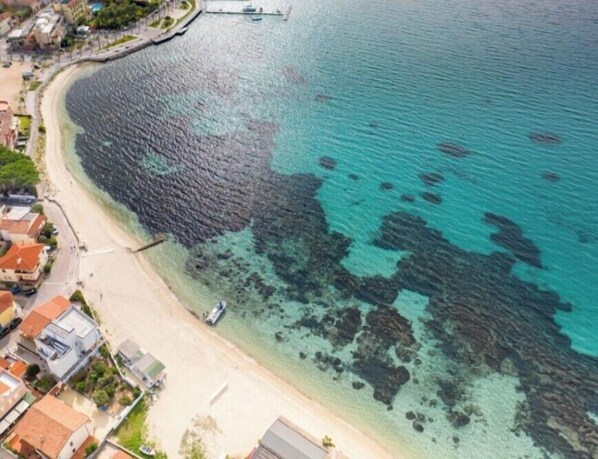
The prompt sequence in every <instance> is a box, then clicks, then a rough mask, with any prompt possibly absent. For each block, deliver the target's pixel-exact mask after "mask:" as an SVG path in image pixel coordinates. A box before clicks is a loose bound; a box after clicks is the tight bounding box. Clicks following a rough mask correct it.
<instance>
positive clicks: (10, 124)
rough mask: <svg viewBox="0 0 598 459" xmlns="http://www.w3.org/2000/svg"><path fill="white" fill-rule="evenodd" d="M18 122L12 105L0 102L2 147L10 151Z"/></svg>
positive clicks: (0, 140) (14, 141)
mask: <svg viewBox="0 0 598 459" xmlns="http://www.w3.org/2000/svg"><path fill="white" fill-rule="evenodd" d="M0 35H2V34H0ZM17 122H18V119H17V118H15V117H14V116H13V114H12V110H11V108H10V104H9V103H8V102H7V101H5V100H0V145H1V146H3V147H6V148H8V149H9V150H12V149H14V147H15V143H16V142H17Z"/></svg>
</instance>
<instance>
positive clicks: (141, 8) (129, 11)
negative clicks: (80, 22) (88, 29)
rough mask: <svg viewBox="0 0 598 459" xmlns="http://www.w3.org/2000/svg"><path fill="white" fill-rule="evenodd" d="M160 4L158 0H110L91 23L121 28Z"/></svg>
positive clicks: (101, 26)
mask: <svg viewBox="0 0 598 459" xmlns="http://www.w3.org/2000/svg"><path fill="white" fill-rule="evenodd" d="M159 4H160V2H159V1H158V0H151V1H149V2H147V3H145V2H143V3H141V2H139V3H135V2H132V1H130V0H108V2H107V3H106V4H105V5H104V7H103V8H102V9H101V10H99V11H98V12H97V13H96V14H95V17H94V18H93V20H92V21H91V22H90V25H91V26H95V27H96V28H98V29H112V30H114V29H120V28H122V27H126V26H128V25H129V24H131V23H133V22H137V21H138V20H139V19H141V18H143V17H145V16H147V15H148V14H150V13H151V12H152V11H154V10H156V8H158V5H159Z"/></svg>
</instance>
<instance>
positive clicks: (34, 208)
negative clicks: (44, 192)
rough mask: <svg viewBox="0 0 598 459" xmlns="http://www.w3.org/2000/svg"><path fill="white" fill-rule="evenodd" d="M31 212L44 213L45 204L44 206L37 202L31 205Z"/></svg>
mask: <svg viewBox="0 0 598 459" xmlns="http://www.w3.org/2000/svg"><path fill="white" fill-rule="evenodd" d="M31 212H34V213H36V214H42V215H44V206H42V205H41V204H40V203H39V202H36V203H35V204H33V205H32V206H31Z"/></svg>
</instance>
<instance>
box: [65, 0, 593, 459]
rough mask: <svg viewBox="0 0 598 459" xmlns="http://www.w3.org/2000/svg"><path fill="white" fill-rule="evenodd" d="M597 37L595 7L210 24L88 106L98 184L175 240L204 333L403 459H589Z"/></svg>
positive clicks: (432, 5)
mask: <svg viewBox="0 0 598 459" xmlns="http://www.w3.org/2000/svg"><path fill="white" fill-rule="evenodd" d="M219 4H220V3H219ZM223 5H224V4H223ZM233 6H234V5H233ZM265 6H268V7H269V6H272V7H273V8H280V9H282V10H286V7H287V6H288V4H284V3H282V2H281V3H277V2H275V1H273V0H269V3H268V4H267V5H266V4H265ZM221 7H222V6H221ZM597 18H598V5H597V4H596V3H595V2H589V1H572V0H567V1H565V2H564V3H563V2H556V1H553V0H551V1H549V2H542V3H539V2H533V1H524V2H509V1H504V2H498V3H497V2H489V1H472V0H466V1H465V2H463V1H461V2H456V1H449V0H443V1H441V2H431V1H427V0H425V1H423V2H417V3H415V2H396V1H379V0H376V1H373V2H372V1H369V2H365V1H358V2H357V3H355V2H352V3H348V2H339V1H332V0H325V1H320V2H314V1H306V2H302V3H300V4H293V11H292V14H291V18H290V20H289V21H288V22H284V21H281V20H279V19H274V18H265V19H264V20H263V21H262V22H261V23H259V24H256V23H252V22H251V21H250V20H249V19H248V18H236V17H228V16H226V17H222V16H214V15H205V16H203V17H201V18H200V19H199V20H198V21H197V22H196V23H195V24H194V25H193V26H192V27H191V29H190V30H189V32H188V33H187V34H186V35H185V36H184V37H182V38H177V39H176V40H174V41H172V42H170V43H168V44H166V45H163V46H160V47H153V48H150V49H147V50H144V51H142V52H140V53H138V54H135V55H133V56H130V57H128V58H126V59H123V60H121V61H117V62H114V63H112V64H108V65H106V66H103V67H102V68H101V69H100V70H98V71H97V72H95V73H93V74H91V75H88V76H86V77H85V78H83V79H81V80H79V81H77V82H76V83H75V84H74V85H73V87H72V89H71V90H70V91H69V93H68V95H67V97H66V104H67V105H66V106H67V109H68V112H69V114H70V117H71V118H72V120H73V122H74V123H76V124H77V125H79V126H81V127H83V129H84V133H81V134H80V135H78V136H77V138H76V152H77V154H78V155H79V157H80V159H81V164H82V166H83V169H84V171H85V173H86V174H87V175H88V176H89V177H90V178H91V180H92V181H93V182H94V183H95V184H97V186H98V187H99V188H100V189H102V190H104V191H105V192H107V193H108V194H109V195H110V196H111V197H112V198H113V199H115V200H116V201H117V202H119V203H122V204H124V206H125V207H126V208H128V209H130V210H131V211H133V212H134V213H135V214H136V216H137V217H138V219H139V222H140V224H141V228H137V230H139V231H145V232H147V233H158V232H163V233H169V234H171V235H172V240H171V242H169V243H168V244H165V245H163V246H160V247H158V248H157V249H156V250H155V251H154V252H152V253H151V254H150V257H151V260H152V261H153V263H154V264H155V266H156V267H157V269H158V270H159V271H160V272H162V273H163V274H164V276H165V277H166V279H167V282H168V283H169V284H170V285H172V286H173V288H174V290H175V291H176V292H177V294H178V295H179V296H180V297H181V298H182V299H183V300H185V301H186V303H187V304H189V305H190V306H191V307H194V308H196V309H197V310H198V314H201V313H203V312H205V311H206V310H207V309H209V308H210V307H211V306H210V305H211V304H213V302H214V301H216V300H217V299H218V298H220V297H225V298H227V300H228V302H229V304H231V307H230V311H229V312H228V313H227V315H226V317H225V319H224V320H223V321H222V322H221V323H220V324H219V326H218V329H219V330H220V331H221V332H222V333H223V334H224V335H225V336H227V337H229V338H231V339H233V340H235V341H237V342H238V343H240V344H241V345H242V346H243V347H244V348H246V349H248V350H249V352H251V353H252V354H253V355H254V356H256V358H258V359H259V360H260V361H265V362H267V365H269V366H270V367H272V368H273V369H274V370H275V371H277V372H278V373H279V374H281V375H282V376H283V377H285V378H286V379H287V380H289V381H291V382H292V383H295V384H296V385H298V386H299V387H300V388H301V389H302V390H304V391H306V392H307V393H309V394H310V395H312V396H314V397H316V398H318V399H320V400H322V401H324V403H327V404H328V405H330V406H331V407H332V408H333V409H334V410H336V411H337V412H339V413H340V414H341V415H343V416H345V417H347V418H349V419H350V420H351V421H352V422H354V423H356V424H357V425H358V426H359V427H360V428H362V429H364V430H366V431H368V433H370V434H371V435H373V436H374V437H375V438H377V439H379V440H380V441H381V442H383V443H384V444H385V445H386V446H387V447H388V448H390V449H401V448H402V449H409V450H410V451H414V452H420V453H422V454H424V455H427V456H433V457H447V456H451V457H480V451H481V450H484V451H493V452H494V453H493V455H494V456H497V455H498V456H502V457H523V456H525V455H528V456H530V457H539V456H541V455H542V454H544V453H546V454H552V455H555V456H564V457H573V456H579V457H591V456H592V455H596V454H598V449H597V448H598V445H597V443H596V439H595V438H596V433H597V427H596V421H595V419H596V413H598V396H597V395H596V393H597V392H598V360H597V359H596V356H597V355H598V339H597V338H596V336H597V333H596V323H597V320H598V282H596V274H595V273H596V272H597V268H598V201H597V200H596V199H595V198H596V196H598V169H597V168H596V161H597V159H596V158H598V156H597V151H596V148H597V147H596V145H598V129H597V128H596V126H597V125H598V91H597V90H596V83H595V79H596V75H598V22H597ZM442 143H444V144H445V145H444V147H439V145H440V144H442ZM423 174H427V175H423ZM426 182H427V183H426ZM425 193H427V194H425ZM394 212H399V214H394V216H393V217H388V216H389V215H390V214H392V213H394ZM486 213H489V214H486ZM414 216H418V217H420V218H421V220H417V219H415V218H414ZM385 217H386V219H385ZM501 217H506V219H505V218H501ZM426 225H427V226H426ZM433 229H435V230H438V231H440V232H441V234H442V237H441V236H440V233H435V232H434V231H433ZM499 230H500V231H499ZM341 235H342V236H341ZM491 238H492V239H491ZM497 251H498V252H501V253H504V254H507V255H508V257H509V259H510V258H512V259H513V260H517V262H516V263H515V264H514V266H511V265H510V263H511V261H510V260H509V261H507V260H506V258H501V257H499V258H495V257H494V256H493V257H489V256H488V255H489V254H491V253H492V252H497ZM397 264H398V265H397ZM524 281H525V282H524ZM538 288H539V289H538ZM546 292H553V293H555V294H557V295H558V296H557V295H554V294H553V293H546ZM387 305H390V306H387ZM559 327H562V333H563V334H564V335H563V334H561V333H559ZM565 335H566V336H565ZM569 340H570V341H569ZM407 378H408V381H406V379H407ZM362 386H363V387H362ZM373 395H374V396H375V399H374V398H372V396H373ZM551 397H555V398H556V400H557V401H556V402H555V401H553V400H551ZM409 412H413V415H412V414H411V413H409ZM413 416H415V419H411V418H412V417H413ZM421 428H423V432H419V430H421ZM588 432H592V433H593V434H594V436H592V435H589V434H588ZM405 445H411V446H410V447H407V446H405ZM499 448H500V449H499ZM414 454H415V453H414Z"/></svg>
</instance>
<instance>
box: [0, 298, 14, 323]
mask: <svg viewBox="0 0 598 459" xmlns="http://www.w3.org/2000/svg"><path fill="white" fill-rule="evenodd" d="M16 311H17V304H16V303H15V297H14V296H13V294H12V293H11V292H8V291H3V292H0V329H1V328H4V327H6V326H7V325H8V324H10V322H11V321H12V319H14V318H15V313H16Z"/></svg>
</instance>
